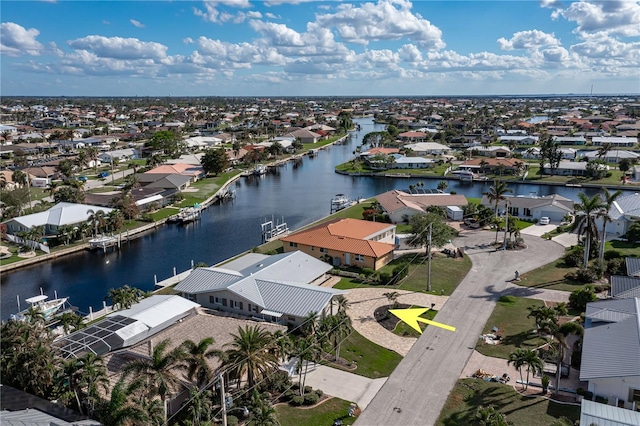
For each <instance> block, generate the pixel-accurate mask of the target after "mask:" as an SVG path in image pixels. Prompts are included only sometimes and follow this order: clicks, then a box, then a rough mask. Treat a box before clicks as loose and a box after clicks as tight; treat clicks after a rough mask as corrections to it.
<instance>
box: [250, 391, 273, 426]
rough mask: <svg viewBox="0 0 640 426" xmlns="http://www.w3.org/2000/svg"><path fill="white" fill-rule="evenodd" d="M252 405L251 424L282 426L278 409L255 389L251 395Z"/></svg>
mask: <svg viewBox="0 0 640 426" xmlns="http://www.w3.org/2000/svg"><path fill="white" fill-rule="evenodd" d="M251 406H252V410H251V413H252V416H251V420H250V422H249V423H250V424H252V425H255V426H280V422H279V421H278V418H277V416H276V409H275V408H273V405H271V404H269V402H268V401H265V400H264V398H262V396H261V395H260V394H259V393H258V391H257V390H255V389H254V390H253V395H252V397H251Z"/></svg>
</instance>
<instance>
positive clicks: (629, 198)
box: [596, 192, 640, 236]
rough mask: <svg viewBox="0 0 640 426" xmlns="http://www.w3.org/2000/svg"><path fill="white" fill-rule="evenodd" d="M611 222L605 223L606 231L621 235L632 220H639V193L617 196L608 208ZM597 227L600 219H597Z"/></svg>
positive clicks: (625, 231) (600, 225) (600, 223)
mask: <svg viewBox="0 0 640 426" xmlns="http://www.w3.org/2000/svg"><path fill="white" fill-rule="evenodd" d="M609 217H610V218H611V223H608V224H607V233H608V234H613V235H618V236H622V235H624V234H626V233H627V231H628V230H629V227H630V226H631V224H633V223H634V222H637V221H639V220H640V193H638V192H636V193H634V194H630V195H626V196H623V197H618V199H617V200H616V201H614V202H613V206H612V207H611V210H609ZM596 224H597V226H598V227H602V221H601V220H597V221H596Z"/></svg>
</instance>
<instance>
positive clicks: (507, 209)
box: [502, 201, 509, 250]
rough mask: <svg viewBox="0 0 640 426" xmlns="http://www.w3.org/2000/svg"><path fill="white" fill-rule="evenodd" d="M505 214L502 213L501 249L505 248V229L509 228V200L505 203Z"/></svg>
mask: <svg viewBox="0 0 640 426" xmlns="http://www.w3.org/2000/svg"><path fill="white" fill-rule="evenodd" d="M504 205H505V214H504V242H503V243H502V250H506V249H507V231H508V230H509V201H507V202H506V203H505V204H504Z"/></svg>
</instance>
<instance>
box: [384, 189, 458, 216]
mask: <svg viewBox="0 0 640 426" xmlns="http://www.w3.org/2000/svg"><path fill="white" fill-rule="evenodd" d="M376 200H377V201H378V203H380V206H381V207H382V209H383V210H384V212H385V213H387V214H388V215H389V218H390V219H391V222H392V223H403V222H405V221H406V220H408V218H410V217H411V216H414V215H416V214H420V213H425V212H426V210H427V208H429V207H443V208H446V207H447V206H456V207H464V206H466V205H467V204H468V203H467V199H466V198H465V196H464V195H458V194H444V193H435V194H409V193H407V192H404V191H400V190H398V189H393V190H391V191H387V192H385V193H383V194H380V195H378V196H376Z"/></svg>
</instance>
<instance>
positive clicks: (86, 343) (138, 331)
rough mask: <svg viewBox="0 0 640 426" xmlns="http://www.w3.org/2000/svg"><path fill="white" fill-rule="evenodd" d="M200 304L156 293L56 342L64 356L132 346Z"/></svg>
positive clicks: (76, 356)
mask: <svg viewBox="0 0 640 426" xmlns="http://www.w3.org/2000/svg"><path fill="white" fill-rule="evenodd" d="M198 307H199V305H198V304H197V303H195V302H192V301H190V300H187V299H185V298H183V297H180V296H178V295H154V296H149V297H147V298H144V299H142V300H140V301H139V302H138V303H134V304H133V305H132V306H131V307H130V308H129V309H124V310H121V311H116V312H113V313H111V314H109V315H107V316H106V318H104V319H102V320H100V321H97V322H95V323H94V324H91V325H89V326H88V327H86V328H83V329H81V330H78V331H76V332H74V333H71V334H69V335H67V336H64V337H61V338H60V339H58V340H56V341H55V342H54V344H53V346H54V348H55V349H56V350H58V351H59V352H60V353H61V355H62V357H63V358H66V359H69V358H81V357H82V356H84V355H86V354H87V353H94V354H96V355H104V354H106V353H109V352H112V351H116V350H119V349H123V348H128V347H131V346H133V345H135V344H137V343H140V342H142V341H143V340H145V339H147V338H149V337H151V336H153V335H154V334H156V333H158V332H160V331H162V330H164V329H166V328H168V327H170V326H172V325H173V324H175V323H176V322H178V321H180V320H182V319H183V318H186V317H188V316H189V315H193V314H195V313H196V308H198Z"/></svg>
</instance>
